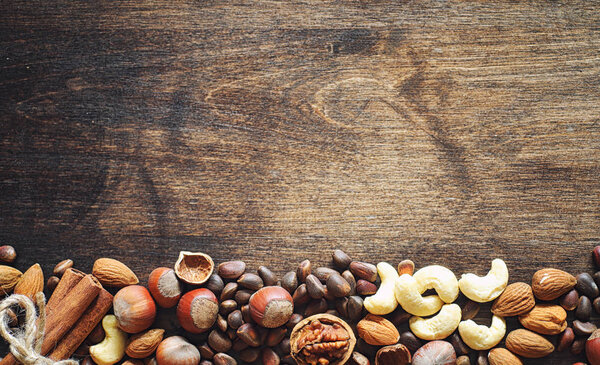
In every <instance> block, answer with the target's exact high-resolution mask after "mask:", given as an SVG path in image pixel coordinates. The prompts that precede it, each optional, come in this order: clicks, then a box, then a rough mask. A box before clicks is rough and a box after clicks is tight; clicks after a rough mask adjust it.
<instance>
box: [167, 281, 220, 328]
mask: <svg viewBox="0 0 600 365" xmlns="http://www.w3.org/2000/svg"><path fill="white" fill-rule="evenodd" d="M218 313H219V302H218V301H217V297H216V296H215V294H214V293H213V292H211V291H210V290H208V289H206V288H200V289H195V290H192V291H190V292H187V293H185V294H184V295H183V296H182V297H181V299H180V300H179V304H178V305H177V319H179V323H180V324H181V326H182V327H183V329H185V330H186V331H188V332H191V333H202V332H204V331H206V330H208V329H210V328H211V327H212V325H213V324H214V323H215V321H216V320H217V314H218Z"/></svg>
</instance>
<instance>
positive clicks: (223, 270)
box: [218, 261, 246, 279]
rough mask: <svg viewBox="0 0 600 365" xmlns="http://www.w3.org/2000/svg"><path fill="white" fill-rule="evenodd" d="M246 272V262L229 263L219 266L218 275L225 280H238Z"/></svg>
mask: <svg viewBox="0 0 600 365" xmlns="http://www.w3.org/2000/svg"><path fill="white" fill-rule="evenodd" d="M244 271H246V263H245V262H244V261H227V262H222V263H220V264H219V268H218V274H219V276H220V277H222V278H223V279H237V278H239V277H240V276H242V274H243V273H244Z"/></svg>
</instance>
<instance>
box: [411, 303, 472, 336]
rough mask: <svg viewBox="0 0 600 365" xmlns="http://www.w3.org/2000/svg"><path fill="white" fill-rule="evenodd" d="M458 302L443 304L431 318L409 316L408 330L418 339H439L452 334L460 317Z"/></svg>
mask: <svg viewBox="0 0 600 365" xmlns="http://www.w3.org/2000/svg"><path fill="white" fill-rule="evenodd" d="M461 315H462V313H461V309H460V306H459V305H458V304H444V305H443V306H442V309H441V310H440V312H439V313H438V314H436V315H435V316H433V317H431V318H427V319H425V318H421V317H417V316H415V317H411V318H410V321H409V322H408V324H409V326H410V330H411V331H412V332H413V333H414V334H415V336H417V337H419V338H420V339H423V340H427V341H431V340H441V339H444V338H446V337H448V336H450V335H451V334H452V332H454V331H455V330H456V327H458V324H459V323H460V318H461Z"/></svg>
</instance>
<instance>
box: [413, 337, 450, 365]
mask: <svg viewBox="0 0 600 365" xmlns="http://www.w3.org/2000/svg"><path fill="white" fill-rule="evenodd" d="M455 362H456V352H455V351H454V347H452V345H451V344H450V343H449V342H446V341H439V340H437V341H431V342H428V343H426V344H425V345H424V346H422V347H421V348H420V349H418V350H417V351H416V352H415V354H414V356H413V362H412V363H413V365H433V364H435V365H454V363H455Z"/></svg>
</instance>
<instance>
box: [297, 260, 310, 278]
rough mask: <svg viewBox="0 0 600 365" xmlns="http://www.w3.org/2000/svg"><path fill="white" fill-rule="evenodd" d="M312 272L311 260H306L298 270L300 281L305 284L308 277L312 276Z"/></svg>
mask: <svg viewBox="0 0 600 365" xmlns="http://www.w3.org/2000/svg"><path fill="white" fill-rule="evenodd" d="M311 270H312V265H311V263H310V260H304V261H302V262H301V263H300V265H298V269H297V270H296V276H298V281H299V282H301V283H303V282H305V281H306V277H307V276H308V275H310V273H311Z"/></svg>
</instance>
